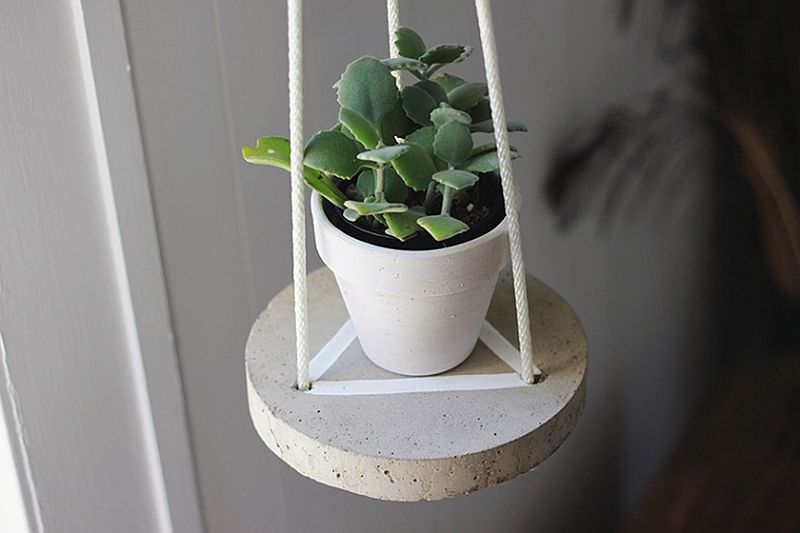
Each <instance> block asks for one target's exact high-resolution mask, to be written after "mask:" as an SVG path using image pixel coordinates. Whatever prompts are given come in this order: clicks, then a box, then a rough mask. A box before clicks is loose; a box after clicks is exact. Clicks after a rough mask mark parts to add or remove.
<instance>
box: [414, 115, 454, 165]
mask: <svg viewBox="0 0 800 533" xmlns="http://www.w3.org/2000/svg"><path fill="white" fill-rule="evenodd" d="M435 136H436V128H434V127H433V126H424V127H422V128H420V129H418V130H417V131H415V132H413V133H412V134H410V135H408V136H406V138H405V142H406V144H416V145H417V146H419V147H420V148H422V149H423V150H425V151H426V152H428V154H429V155H430V156H431V157H432V158H433V163H434V165H436V168H437V170H442V169H445V168H447V163H445V162H444V161H442V160H441V159H439V158H438V157H437V156H436V154H434V153H433V139H434V138H435Z"/></svg>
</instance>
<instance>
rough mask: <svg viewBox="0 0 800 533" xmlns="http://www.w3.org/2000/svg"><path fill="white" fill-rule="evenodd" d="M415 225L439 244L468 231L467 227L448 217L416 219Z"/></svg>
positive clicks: (436, 216)
mask: <svg viewBox="0 0 800 533" xmlns="http://www.w3.org/2000/svg"><path fill="white" fill-rule="evenodd" d="M417 224H419V225H420V226H422V227H423V228H424V229H425V231H427V232H428V233H430V235H431V237H433V238H434V239H436V240H437V241H440V242H441V241H444V240H447V239H449V238H450V237H455V236H456V235H458V234H459V233H464V232H465V231H467V230H469V226H467V225H466V224H465V223H463V222H461V221H460V220H458V219H457V218H453V217H451V216H450V215H429V216H427V217H421V218H419V219H417Z"/></svg>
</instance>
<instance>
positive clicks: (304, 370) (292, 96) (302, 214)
mask: <svg viewBox="0 0 800 533" xmlns="http://www.w3.org/2000/svg"><path fill="white" fill-rule="evenodd" d="M288 8H289V17H288V23H289V153H290V166H291V173H292V260H293V263H294V271H293V277H294V325H295V342H296V350H297V388H298V389H300V390H308V388H309V387H310V383H309V380H308V307H307V302H308V296H307V288H306V204H305V184H304V182H303V145H304V143H303V2H302V0H288Z"/></svg>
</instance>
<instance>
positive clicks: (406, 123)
mask: <svg viewBox="0 0 800 533" xmlns="http://www.w3.org/2000/svg"><path fill="white" fill-rule="evenodd" d="M416 127H417V125H416V124H414V123H413V122H411V121H410V120H408V117H407V116H406V113H405V111H403V102H402V101H401V100H398V101H397V103H396V104H395V105H394V107H393V108H392V110H391V111H389V112H388V113H386V114H385V115H383V119H381V138H382V139H383V143H384V144H397V141H396V140H395V137H405V136H406V135H407V134H408V133H411V132H412V131H414V129H415V128H416ZM371 148H375V147H374V146H372V147H371Z"/></svg>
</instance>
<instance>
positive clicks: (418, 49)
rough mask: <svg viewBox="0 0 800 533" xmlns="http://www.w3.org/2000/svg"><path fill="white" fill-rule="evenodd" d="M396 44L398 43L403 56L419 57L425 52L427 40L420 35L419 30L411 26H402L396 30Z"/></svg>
mask: <svg viewBox="0 0 800 533" xmlns="http://www.w3.org/2000/svg"><path fill="white" fill-rule="evenodd" d="M394 44H396V45H397V51H398V52H399V53H400V55H401V56H403V57H410V58H412V59H418V58H419V56H421V55H422V54H424V53H425V49H426V48H427V46H425V41H423V40H422V37H420V36H419V34H418V33H417V32H415V31H414V30H412V29H411V28H406V27H405V26H401V27H399V28H397V31H395V32H394Z"/></svg>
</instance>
